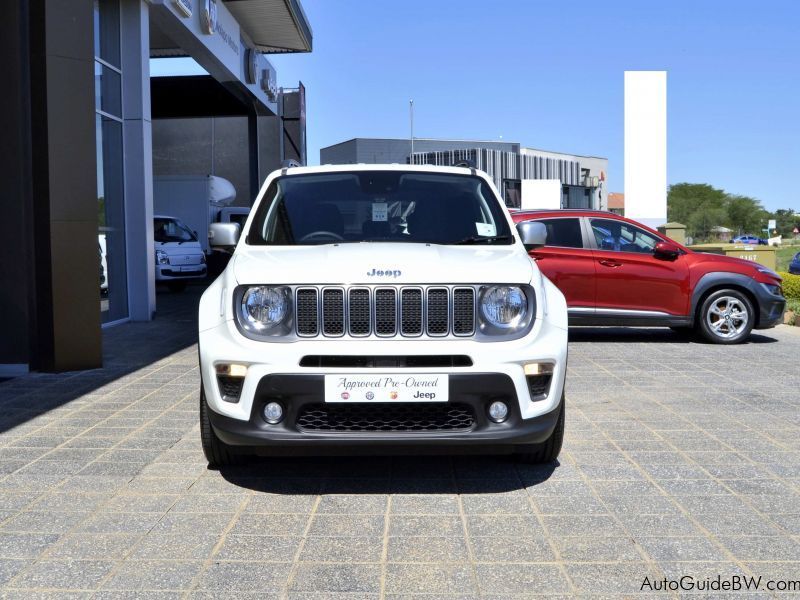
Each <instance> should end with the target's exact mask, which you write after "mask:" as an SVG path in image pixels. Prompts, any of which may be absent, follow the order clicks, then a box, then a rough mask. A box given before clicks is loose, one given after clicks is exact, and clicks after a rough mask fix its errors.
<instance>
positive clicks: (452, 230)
mask: <svg viewBox="0 0 800 600" xmlns="http://www.w3.org/2000/svg"><path fill="white" fill-rule="evenodd" d="M345 242H406V243H431V244H489V243H494V244H511V243H512V242H513V238H512V236H511V231H510V228H509V226H508V221H507V220H506V218H505V215H504V213H503V209H502V208H501V206H500V204H499V202H498V201H497V198H496V197H495V195H494V193H493V192H492V190H491V188H490V187H489V185H487V184H486V182H485V181H484V180H483V179H481V178H480V177H475V176H472V175H451V174H444V173H420V172H402V171H358V172H347V173H319V174H309V175H289V176H285V177H280V178H278V179H276V180H275V181H274V182H273V183H272V185H271V186H270V187H269V189H268V190H267V192H266V194H265V197H264V201H263V202H262V203H261V205H260V206H259V208H258V211H257V213H256V215H255V218H254V219H253V223H252V225H251V227H250V231H249V233H248V236H247V243H248V244H253V245H263V244H269V245H288V246H291V245H312V244H335V243H345Z"/></svg>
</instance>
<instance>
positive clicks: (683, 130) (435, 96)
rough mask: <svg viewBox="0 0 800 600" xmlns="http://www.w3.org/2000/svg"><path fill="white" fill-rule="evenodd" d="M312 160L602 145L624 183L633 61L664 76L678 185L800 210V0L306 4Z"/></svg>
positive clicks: (283, 78) (287, 81)
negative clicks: (409, 151)
mask: <svg viewBox="0 0 800 600" xmlns="http://www.w3.org/2000/svg"><path fill="white" fill-rule="evenodd" d="M302 3H303V7H304V9H305V12H306V14H307V16H308V18H309V21H310V22H311V25H312V28H313V30H314V52H313V53H311V54H307V55H302V54H295V55H287V56H273V57H271V60H272V61H273V64H275V66H276V68H277V70H278V81H279V84H280V85H282V86H284V87H294V86H295V85H296V84H297V81H298V80H302V81H303V83H304V84H305V86H306V88H307V117H308V145H309V163H311V164H317V163H318V161H319V149H320V147H324V146H327V145H330V144H334V143H337V142H340V141H343V140H346V139H349V138H353V137H406V136H408V133H409V128H408V100H409V99H410V98H413V99H414V105H415V128H414V133H415V135H416V136H417V137H441V138H463V139H487V140H488V139H499V138H500V136H502V138H503V139H504V140H507V141H517V142H520V143H522V144H523V145H525V146H530V147H533V148H542V149H548V150H557V151H564V152H573V153H576V154H589V155H595V156H606V157H608V158H609V161H610V164H609V188H607V189H609V190H610V191H624V190H623V72H624V71H625V70H634V69H656V70H666V71H667V72H668V92H667V95H668V161H669V162H668V180H669V182H670V183H678V182H682V181H689V182H698V183H710V184H711V185H713V186H715V187H720V188H723V189H725V190H726V191H729V192H731V193H737V194H745V195H749V196H753V197H756V198H758V199H759V200H761V201H762V202H763V203H764V205H765V206H766V207H767V208H769V209H772V210H774V209H776V208H794V209H795V210H798V211H800V185H798V181H800V177H798V175H800V173H798V171H800V125H799V124H798V123H800V121H799V120H798V118H800V115H798V110H799V109H800V34H798V33H797V23H798V22H799V21H800V2H795V1H790V0H786V1H770V0H765V1H763V2H758V3H754V2H752V1H751V2H742V1H738V0H733V1H731V0H726V1H722V0H704V1H698V0H695V1H694V2H688V1H683V0H669V1H668V2H650V1H642V0H637V1H611V2H605V3H603V2H596V1H594V2H584V1H582V0H573V1H571V2H568V3H562V2H552V1H530V0H529V1H524V0H494V1H486V0H482V1H477V0H458V1H452V0H427V1H426V2H422V1H419V0H403V1H402V2H400V1H396V0H394V1H389V0H360V1H356V0H339V1H332V0H302Z"/></svg>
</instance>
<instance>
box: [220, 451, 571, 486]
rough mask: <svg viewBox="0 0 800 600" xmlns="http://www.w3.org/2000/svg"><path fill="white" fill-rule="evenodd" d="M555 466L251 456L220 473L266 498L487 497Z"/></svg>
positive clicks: (492, 459)
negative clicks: (314, 495)
mask: <svg viewBox="0 0 800 600" xmlns="http://www.w3.org/2000/svg"><path fill="white" fill-rule="evenodd" d="M559 464H560V463H558V461H556V462H555V463H549V464H544V465H526V464H522V463H518V462H517V461H515V460H514V458H513V457H510V456H472V455H466V456H464V455H459V456H441V455H436V456H424V455H414V456H371V457H364V456H341V457H338V456H337V457H322V458H320V457H302V458H288V457H275V458H264V457H253V458H248V459H247V460H246V462H244V463H242V464H240V465H236V466H232V467H224V468H222V469H220V474H221V475H222V477H223V478H224V479H225V480H226V481H228V482H229V483H231V484H233V485H236V486H239V487H242V488H245V489H249V490H254V491H257V492H262V493H269V494H300V495H303V494H456V493H470V494H472V493H474V494H486V493H505V492H510V491H515V490H520V489H523V488H525V487H527V486H530V485H536V484H537V483H540V482H543V481H546V480H547V479H549V478H550V476H551V475H552V474H553V473H554V472H555V470H556V468H558V466H559Z"/></svg>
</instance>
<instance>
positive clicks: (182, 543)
mask: <svg viewBox="0 0 800 600" xmlns="http://www.w3.org/2000/svg"><path fill="white" fill-rule="evenodd" d="M218 541H219V536H217V535H210V534H208V533H206V532H204V531H203V530H200V531H194V532H191V531H183V532H181V533H177V534H174V533H173V534H168V533H167V534H165V533H156V532H153V531H151V532H149V533H148V534H147V535H145V536H143V537H141V538H140V539H139V542H138V543H137V544H136V546H135V547H134V549H133V552H131V554H130V557H131V558H136V559H162V560H178V559H186V560H201V559H205V558H207V557H209V556H211V553H212V551H213V550H214V548H215V546H216V545H217V542H218Z"/></svg>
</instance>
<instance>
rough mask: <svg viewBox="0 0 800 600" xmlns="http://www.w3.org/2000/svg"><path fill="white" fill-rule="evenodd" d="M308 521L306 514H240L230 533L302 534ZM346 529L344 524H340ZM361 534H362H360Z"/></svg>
mask: <svg viewBox="0 0 800 600" xmlns="http://www.w3.org/2000/svg"><path fill="white" fill-rule="evenodd" d="M307 523H308V516H306V515H279V514H272V515H269V514H242V515H240V516H239V518H238V519H237V521H236V523H235V524H234V526H233V528H232V529H231V530H230V533H233V534H241V535H302V534H303V532H304V531H305V528H306V524H307ZM341 527H342V528H343V529H345V530H346V529H347V528H346V526H343V525H342V526H341ZM361 535H363V534H361Z"/></svg>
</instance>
